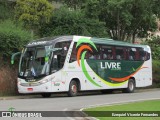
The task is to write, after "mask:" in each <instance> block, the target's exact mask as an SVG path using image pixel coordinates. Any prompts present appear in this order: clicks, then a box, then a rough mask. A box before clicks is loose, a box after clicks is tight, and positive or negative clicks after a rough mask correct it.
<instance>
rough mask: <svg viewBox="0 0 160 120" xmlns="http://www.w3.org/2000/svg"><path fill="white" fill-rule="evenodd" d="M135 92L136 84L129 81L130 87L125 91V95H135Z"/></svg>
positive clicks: (131, 80)
mask: <svg viewBox="0 0 160 120" xmlns="http://www.w3.org/2000/svg"><path fill="white" fill-rule="evenodd" d="M134 90H135V82H134V80H133V79H130V80H129V81H128V87H127V88H125V89H124V90H123V92H125V93H133V92H134Z"/></svg>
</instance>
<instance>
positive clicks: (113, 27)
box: [84, 0, 159, 42]
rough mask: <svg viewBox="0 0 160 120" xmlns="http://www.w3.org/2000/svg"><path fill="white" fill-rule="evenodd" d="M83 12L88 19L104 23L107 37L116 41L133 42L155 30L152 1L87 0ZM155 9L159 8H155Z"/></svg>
mask: <svg viewBox="0 0 160 120" xmlns="http://www.w3.org/2000/svg"><path fill="white" fill-rule="evenodd" d="M87 1H88V2H86V4H85V7H84V10H85V12H86V14H87V15H88V16H89V17H94V18H96V17H97V16H98V18H99V20H100V21H104V22H105V23H106V28H108V33H109V35H110V36H111V37H112V38H113V39H116V40H128V39H131V41H132V42H134V41H135V37H136V36H139V37H146V35H147V31H148V30H155V29H156V21H155V20H156V17H155V15H154V14H155V12H154V9H155V8H154V5H155V4H156V3H155V2H154V1H153V0H87ZM157 8H159V7H158V6H157Z"/></svg>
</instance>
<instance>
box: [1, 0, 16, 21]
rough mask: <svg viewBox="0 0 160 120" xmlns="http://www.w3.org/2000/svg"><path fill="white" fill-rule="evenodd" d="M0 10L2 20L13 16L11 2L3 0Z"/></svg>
mask: <svg viewBox="0 0 160 120" xmlns="http://www.w3.org/2000/svg"><path fill="white" fill-rule="evenodd" d="M0 10H1V12H0V20H5V19H9V18H10V19H11V18H13V8H12V4H11V3H10V4H9V3H8V2H7V1H6V0H1V1H0Z"/></svg>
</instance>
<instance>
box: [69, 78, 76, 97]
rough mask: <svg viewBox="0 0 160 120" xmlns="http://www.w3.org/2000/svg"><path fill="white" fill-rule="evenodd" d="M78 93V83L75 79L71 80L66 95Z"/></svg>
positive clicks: (72, 95)
mask: <svg viewBox="0 0 160 120" xmlns="http://www.w3.org/2000/svg"><path fill="white" fill-rule="evenodd" d="M77 93H78V84H77V82H76V81H74V80H72V81H71V82H70V85H69V91H68V96H69V97H74V96H77Z"/></svg>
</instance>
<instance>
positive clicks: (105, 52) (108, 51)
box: [102, 46, 113, 60]
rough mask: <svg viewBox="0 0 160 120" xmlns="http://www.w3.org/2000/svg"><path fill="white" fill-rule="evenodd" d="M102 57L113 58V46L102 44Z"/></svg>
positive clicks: (105, 58)
mask: <svg viewBox="0 0 160 120" xmlns="http://www.w3.org/2000/svg"><path fill="white" fill-rule="evenodd" d="M102 59H104V60H112V59H113V51H112V47H111V46H102Z"/></svg>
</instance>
